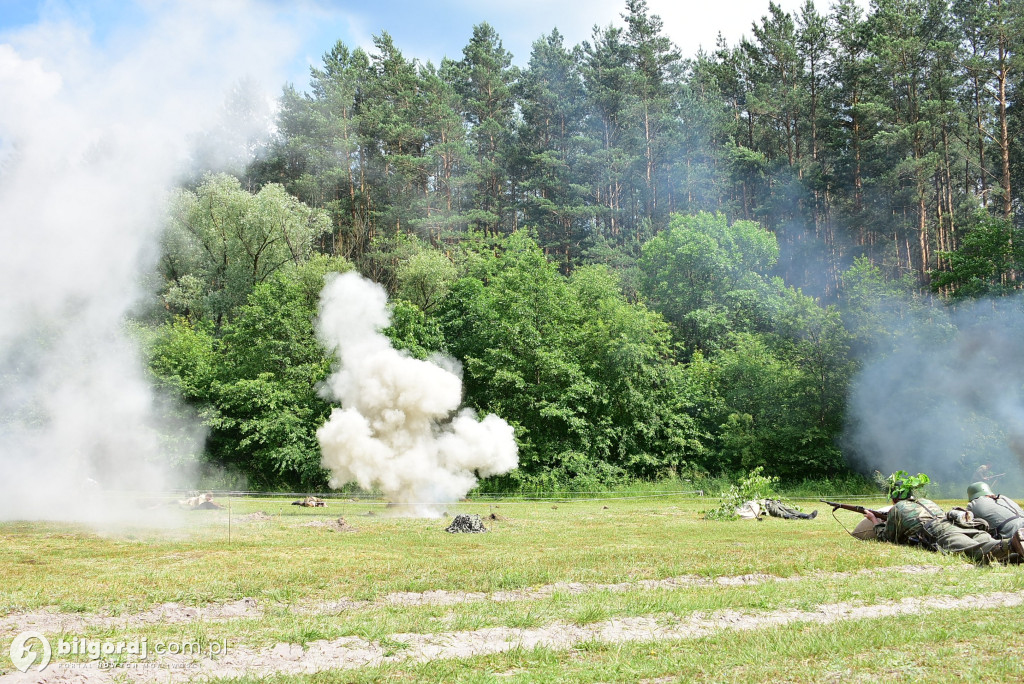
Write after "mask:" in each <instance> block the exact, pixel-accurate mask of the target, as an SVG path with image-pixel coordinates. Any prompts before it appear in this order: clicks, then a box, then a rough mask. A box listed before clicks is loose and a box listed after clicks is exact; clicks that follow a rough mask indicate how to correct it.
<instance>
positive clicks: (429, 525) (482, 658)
mask: <svg viewBox="0 0 1024 684" xmlns="http://www.w3.org/2000/svg"><path fill="white" fill-rule="evenodd" d="M289 501H290V500H284V499H233V500H232V502H231V512H230V515H229V514H228V511H226V510H224V511H194V512H187V513H182V516H181V518H182V520H181V524H180V525H178V526H176V527H171V528H163V529H148V528H142V527H140V528H132V527H121V528H119V529H107V530H94V529H91V528H87V527H82V526H75V525H67V524H55V523H4V524H2V525H0V542H2V543H0V568H2V571H3V578H4V582H3V585H2V588H0V615H3V616H4V617H0V654H3V656H2V661H0V663H2V664H0V672H3V673H13V674H12V676H20V675H18V673H16V672H15V671H14V669H13V667H12V665H11V661H10V659H8V658H7V657H6V654H7V652H8V649H9V648H10V644H11V641H12V639H13V638H14V637H15V635H16V634H18V633H19V632H20V631H22V630H24V629H37V630H39V631H42V632H43V633H45V634H46V635H47V637H48V638H49V639H50V641H51V642H54V643H56V640H58V639H65V640H68V641H70V640H71V639H72V638H74V637H77V638H79V639H86V640H93V641H96V640H100V641H109V642H117V641H131V640H139V639H141V638H143V637H145V638H146V640H148V642H149V643H150V644H155V643H157V642H164V643H167V642H173V641H175V640H179V641H185V640H187V641H189V642H191V643H199V644H203V645H206V644H215V643H219V644H226V646H227V650H228V656H233V657H225V658H220V659H217V658H215V659H212V660H209V659H202V658H192V659H191V661H190V662H189V663H188V664H189V665H190V666H192V668H193V669H191V670H188V671H187V672H184V671H183V672H182V673H180V674H179V673H176V674H174V676H173V677H172V681H174V677H179V679H180V680H181V681H187V680H188V679H191V678H193V677H194V676H196V675H198V674H200V673H201V674H205V675H210V676H213V677H215V678H220V677H223V678H226V679H232V678H236V676H240V677H241V679H242V680H243V681H266V680H267V679H270V680H273V681H287V682H292V681H295V682H299V681H302V682H306V681H329V682H373V681H410V682H421V681H422V682H448V681H465V682H535V681H537V682H547V681H550V682H613V681H614V682H637V681H639V682H675V681H713V682H720V681H721V682H729V681H737V682H741V681H743V682H745V681H773V682H775V681H790V682H823V681H843V682H845V681H891V680H893V679H901V680H909V681H936V682H938V681H943V682H945V681H956V680H957V679H975V678H983V679H985V680H988V681H1020V680H1021V679H1022V678H1024V661H1022V660H1021V658H1020V656H1019V654H1020V653H1021V646H1022V645H1024V643H1022V642H1024V637H1022V636H1021V630H1020V629H1019V625H1020V624H1021V622H1022V618H1024V603H1022V602H1024V573H1022V571H1021V569H1020V568H1019V567H1004V566H993V567H983V568H976V567H974V566H971V565H968V564H966V563H965V562H964V561H963V559H962V558H957V557H948V556H942V555H938V554H932V553H928V552H925V551H921V550H918V549H910V548H904V547H897V546H893V545H888V544H877V543H872V542H861V541H857V540H855V539H853V538H852V537H850V536H848V535H847V534H846V532H845V531H844V530H843V529H842V527H841V526H840V525H839V523H837V522H836V521H835V520H834V519H833V518H832V516H831V515H830V514H829V513H828V512H827V511H825V510H820V509H819V515H818V517H817V518H816V519H815V520H811V521H785V520H779V519H773V518H769V519H766V520H764V521H761V522H753V521H736V522H711V521H705V520H703V519H702V516H701V515H700V512H701V511H702V510H704V509H707V508H711V507H713V506H714V505H715V504H716V503H717V501H716V500H713V499H710V500H702V499H699V498H683V497H680V496H659V497H650V498H642V499H615V498H608V499H602V500H581V501H572V502H564V501H561V502H551V501H511V500H508V501H492V500H487V501H478V502H473V501H470V502H463V503H460V504H457V505H453V506H450V507H449V510H448V511H447V516H445V517H442V518H439V519H417V518H401V517H392V516H389V515H388V514H387V513H388V510H387V509H386V508H384V507H383V506H380V505H375V503H374V502H368V501H340V500H331V501H330V503H329V505H328V507H327V508H326V509H323V508H320V509H304V508H299V507H296V506H290V505H288V504H289ZM868 503H869V504H870V503H876V504H878V505H881V504H882V503H883V502H882V501H880V500H879V501H876V502H868ZM940 503H942V504H945V505H952V504H953V503H954V502H940ZM805 507H808V506H805ZM826 508H827V507H826ZM258 512H262V513H265V514H266V515H258V516H254V515H253V514H254V513H258ZM460 512H465V513H477V514H480V515H481V517H483V518H484V524H485V525H487V527H488V528H489V530H490V531H489V532H488V533H487V534H448V533H446V532H445V531H444V528H445V527H446V526H447V525H448V523H449V522H450V520H451V518H452V516H453V515H454V514H456V513H460ZM339 516H343V517H344V520H345V521H346V523H347V526H348V527H349V528H352V529H351V530H350V531H339V530H337V529H336V528H335V527H333V526H331V525H330V524H329V523H332V522H334V521H336V520H337V518H338V517H339ZM492 516H493V517H492ZM839 516H840V517H841V519H842V520H843V521H844V522H845V523H846V524H847V526H849V527H852V526H853V525H854V524H855V523H856V522H857V520H858V516H856V515H855V514H851V513H844V512H840V513H839ZM243 598H244V599H252V601H248V602H246V603H245V604H244V605H242V604H240V603H239V600H240V599H243ZM172 602H173V603H174V604H176V605H174V606H167V605H165V604H168V603H172ZM239 605H242V607H241V608H240V609H239V610H238V611H237V612H231V611H230V610H228V608H230V607H232V606H236V607H237V606H239ZM189 608H194V609H198V613H199V614H196V610H192V612H191V613H190V612H189V611H188V610H187V609H189ZM645 630H646V631H645ZM460 644H466V645H472V644H478V647H476V648H475V650H474V648H462V649H460V648H459V646H460ZM55 651H56V649H55ZM243 655H244V656H245V657H244V658H243V657H242V656H243ZM101 660H102V659H101ZM108 660H109V659H108ZM130 660H131V659H130V658H122V659H121V661H119V662H122V663H123V662H128V661H130ZM89 661H90V658H89V657H88V656H83V655H76V654H70V655H68V654H65V655H61V654H57V653H56V652H55V653H54V662H55V663H87V664H89V665H96V664H97V663H89ZM171 662H172V661H171V660H170V659H169V660H167V663H168V664H170V663H171ZM174 662H177V663H178V664H179V665H180V664H181V663H180V662H178V661H174ZM239 663H243V664H241V665H240V664H239ZM245 663H248V665H245ZM158 664H159V663H158ZM58 672H60V669H59V668H58V667H57V665H50V667H49V668H47V670H44V671H43V672H42V673H36V672H35V671H34V670H30V674H34V675H35V678H33V679H31V680H25V681H39V677H40V675H46V674H47V673H58ZM80 672H85V673H90V675H89V676H95V678H96V680H97V681H100V680H103V681H119V680H126V681H132V680H136V679H140V680H146V679H147V677H150V678H151V677H156V676H157V675H155V674H154V672H153V670H149V671H136V670H132V669H128V668H125V669H122V670H119V671H116V672H114V673H113V674H111V673H110V672H105V673H102V674H100V673H99V672H97V671H95V670H89V669H88V668H84V669H82V670H81V671H80ZM57 676H58V675H57V674H54V675H53V677H57ZM103 677H107V679H103ZM43 681H49V680H46V679H45V678H44V679H43ZM52 681H60V680H58V679H55V678H54V679H52Z"/></svg>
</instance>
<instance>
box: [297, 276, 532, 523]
mask: <svg viewBox="0 0 1024 684" xmlns="http://www.w3.org/2000/svg"><path fill="white" fill-rule="evenodd" d="M388 323H389V313H388V309H387V295H386V294H385V292H384V290H383V288H381V287H380V286H379V285H377V284H375V283H373V282H371V281H369V280H366V279H365V278H362V277H361V276H359V275H358V274H355V273H346V274H344V275H341V276H338V277H336V278H334V279H333V280H331V281H329V282H328V283H327V285H326V287H325V288H324V290H323V292H322V293H321V295H320V317H319V319H318V322H317V329H318V331H319V334H320V337H321V340H322V341H323V342H324V344H325V345H326V346H327V347H328V349H331V350H334V351H335V352H336V354H337V358H338V360H339V361H340V366H339V367H338V368H337V370H336V372H335V373H334V374H333V375H331V376H330V377H329V378H328V379H327V381H326V383H325V388H324V389H325V395H327V396H328V398H329V399H333V400H337V401H340V402H341V405H342V408H340V409H337V408H336V409H334V411H332V413H331V417H330V419H329V420H328V421H327V423H326V424H324V425H323V427H321V428H320V429H319V430H318V431H317V437H318V438H319V440H320V448H321V451H322V453H323V458H322V464H323V466H324V467H325V468H327V469H328V470H329V471H330V472H331V481H330V484H331V487H335V488H337V487H340V486H342V485H344V484H345V483H348V482H356V483H358V484H359V486H360V487H363V488H364V489H374V488H377V489H379V490H380V491H381V492H382V493H383V494H384V496H385V497H386V498H387V499H388V501H391V502H393V503H397V504H404V505H405V506H406V508H407V510H408V511H410V512H413V513H415V514H417V515H423V516H436V515H438V514H439V512H440V505H442V504H444V503H447V502H452V501H457V500H458V499H460V498H462V497H463V496H465V494H466V493H467V492H468V491H469V490H470V489H472V488H473V486H474V485H475V484H476V482H477V476H480V477H487V476H489V475H499V474H502V473H507V472H509V471H510V470H512V469H514V468H515V467H516V465H517V464H518V456H517V447H516V443H515V437H514V432H513V429H512V427H511V426H510V425H509V424H508V423H506V422H505V421H504V420H502V419H501V418H499V417H498V416H495V415H488V416H486V417H485V418H484V419H483V420H482V421H479V420H477V417H476V415H475V413H474V412H473V411H472V410H471V409H462V410H461V411H460V410H458V409H459V405H460V403H461V402H462V381H461V379H460V377H459V375H457V374H456V373H457V370H456V369H455V368H453V366H452V361H451V359H447V360H443V359H437V360H435V361H434V362H427V361H420V360H418V359H414V358H412V357H410V356H408V355H406V354H403V353H402V352H399V351H397V350H395V349H393V348H392V347H391V342H390V340H388V338H387V337H386V336H385V335H383V334H381V332H380V331H381V330H382V329H383V328H386V327H387V326H388Z"/></svg>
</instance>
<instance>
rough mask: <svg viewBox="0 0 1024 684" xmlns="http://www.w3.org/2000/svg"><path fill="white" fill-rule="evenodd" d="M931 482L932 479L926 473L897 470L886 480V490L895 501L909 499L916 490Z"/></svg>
mask: <svg viewBox="0 0 1024 684" xmlns="http://www.w3.org/2000/svg"><path fill="white" fill-rule="evenodd" d="M929 482H931V479H930V478H929V477H928V476H927V475H925V474H924V473H918V474H917V475H910V474H909V473H908V472H907V471H905V470H897V471H896V472H895V473H893V474H892V475H890V476H889V479H887V480H886V481H885V484H886V492H887V494H888V495H889V498H890V499H892V500H893V501H901V500H903V499H909V498H910V497H912V496H913V495H914V490H915V489H917V488H918V487H923V486H924V485H926V484H928V483H929Z"/></svg>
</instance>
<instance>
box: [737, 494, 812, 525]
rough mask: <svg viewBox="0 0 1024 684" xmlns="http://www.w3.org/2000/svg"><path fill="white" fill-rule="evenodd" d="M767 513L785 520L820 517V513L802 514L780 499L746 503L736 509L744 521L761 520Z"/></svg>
mask: <svg viewBox="0 0 1024 684" xmlns="http://www.w3.org/2000/svg"><path fill="white" fill-rule="evenodd" d="M765 513H767V514H768V515H770V516H772V517H773V518H783V519H785V520H813V519H814V518H816V517H817V516H818V511H811V512H810V513H801V512H800V511H798V510H797V509H795V508H792V507H790V506H787V505H786V504H784V503H782V502H781V501H779V500H778V499H760V500H757V501H745V502H744V503H743V505H742V506H740V507H738V508H737V509H736V515H738V516H739V517H741V518H743V519H744V520H760V519H761V518H762V517H763V516H764V514H765Z"/></svg>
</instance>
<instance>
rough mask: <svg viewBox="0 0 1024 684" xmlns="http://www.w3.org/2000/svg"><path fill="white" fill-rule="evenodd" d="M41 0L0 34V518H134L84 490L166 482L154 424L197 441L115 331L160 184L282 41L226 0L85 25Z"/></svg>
mask: <svg viewBox="0 0 1024 684" xmlns="http://www.w3.org/2000/svg"><path fill="white" fill-rule="evenodd" d="M44 5H46V7H44V9H43V15H44V16H43V18H42V19H41V20H40V21H39V22H38V23H37V24H35V25H31V26H26V27H24V28H22V29H18V30H17V31H15V32H10V33H7V34H4V35H0V93H3V95H2V96H0V244H2V247H0V291H2V292H3V296H2V297H0V473H2V475H3V477H2V478H0V519H4V518H21V519H33V518H54V519H69V518H70V519H78V520H84V519H92V520H97V519H99V520H110V519H111V518H112V517H113V518H116V517H117V516H118V514H119V513H127V514H129V515H131V516H132V518H131V519H133V520H134V519H136V517H137V515H138V513H137V511H135V510H131V511H114V510H112V508H111V506H110V504H111V503H112V502H114V503H119V498H120V497H117V496H101V495H100V492H99V491H98V490H99V489H104V490H126V489H127V490H138V489H150V490H152V489H166V488H167V487H170V486H173V484H174V483H172V481H170V480H168V479H167V478H166V476H167V475H168V471H169V468H168V467H167V466H168V465H169V464H168V461H171V460H173V459H172V457H171V456H170V450H169V449H168V446H169V445H168V442H167V441H166V439H165V438H164V437H163V435H165V434H166V433H167V432H168V428H170V431H172V432H175V433H176V435H177V441H178V446H179V447H180V448H179V449H178V452H179V455H182V456H184V457H187V456H189V455H190V454H191V453H192V452H194V450H195V449H196V448H197V446H198V444H197V440H200V439H201V437H202V435H201V432H200V430H199V429H198V428H197V426H192V425H173V426H169V425H168V424H167V422H166V420H165V417H166V416H165V414H166V413H167V412H166V411H163V410H161V401H162V399H161V398H160V397H159V396H158V395H157V394H156V393H155V392H154V391H153V389H152V387H151V386H150V382H149V378H148V377H147V374H146V371H145V367H144V364H143V362H142V359H141V358H140V356H141V355H140V354H139V351H138V350H137V349H136V346H135V344H134V343H133V341H132V340H131V339H130V337H129V336H128V335H126V334H125V328H126V318H127V315H128V313H129V312H130V311H132V309H133V307H136V306H137V305H138V303H139V302H140V300H142V299H143V298H144V297H145V296H146V294H147V293H146V287H145V285H144V282H145V279H146V278H147V277H148V276H149V275H150V274H151V273H153V272H154V268H153V266H154V263H155V260H156V258H157V255H158V249H159V236H160V231H161V229H162V224H163V203H164V199H165V195H166V193H167V191H168V190H169V189H170V187H172V186H173V184H174V182H175V180H176V178H177V177H178V176H179V175H180V174H181V173H182V172H184V171H185V169H186V165H187V163H188V161H189V155H190V146H191V143H190V137H191V136H193V135H195V134H196V133H198V132H200V131H204V130H208V129H209V128H210V126H211V125H212V124H213V123H214V120H215V117H216V115H217V108H218V106H219V105H220V104H221V103H222V102H223V100H224V95H225V93H226V92H228V89H229V87H231V86H232V85H234V84H236V83H238V82H239V80H240V79H241V78H242V77H244V76H245V75H247V73H259V74H269V75H270V77H271V78H273V79H274V80H273V81H272V82H274V83H279V82H281V80H283V74H281V73H280V71H281V70H280V69H279V68H278V67H276V66H275V64H276V63H277V62H278V61H283V59H284V58H285V57H286V56H287V54H288V53H289V52H291V51H292V50H293V46H294V42H293V40H294V39H293V37H292V36H291V32H290V31H289V29H288V27H287V26H286V23H285V22H282V21H280V20H275V18H274V17H273V16H269V15H268V12H267V10H266V8H263V9H261V8H259V7H258V6H254V5H252V4H249V3H243V2H236V1H229V2H224V3H200V2H198V1H196V0H186V1H184V2H180V3H142V4H140V5H139V6H138V7H133V8H131V10H132V11H131V21H127V22H126V24H124V25H115V26H108V27H107V30H106V31H104V32H102V34H101V35H94V34H92V33H90V32H89V31H88V30H87V29H84V28H82V27H83V26H89V25H90V24H91V22H90V21H89V18H88V16H87V14H88V9H87V8H85V7H80V8H77V9H73V8H69V7H65V6H64V5H63V4H62V3H52V4H51V3H44ZM250 70H252V71H250ZM279 78H280V80H278V79H279ZM210 144H211V143H209V142H208V145H210ZM226 156H230V155H226Z"/></svg>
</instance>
